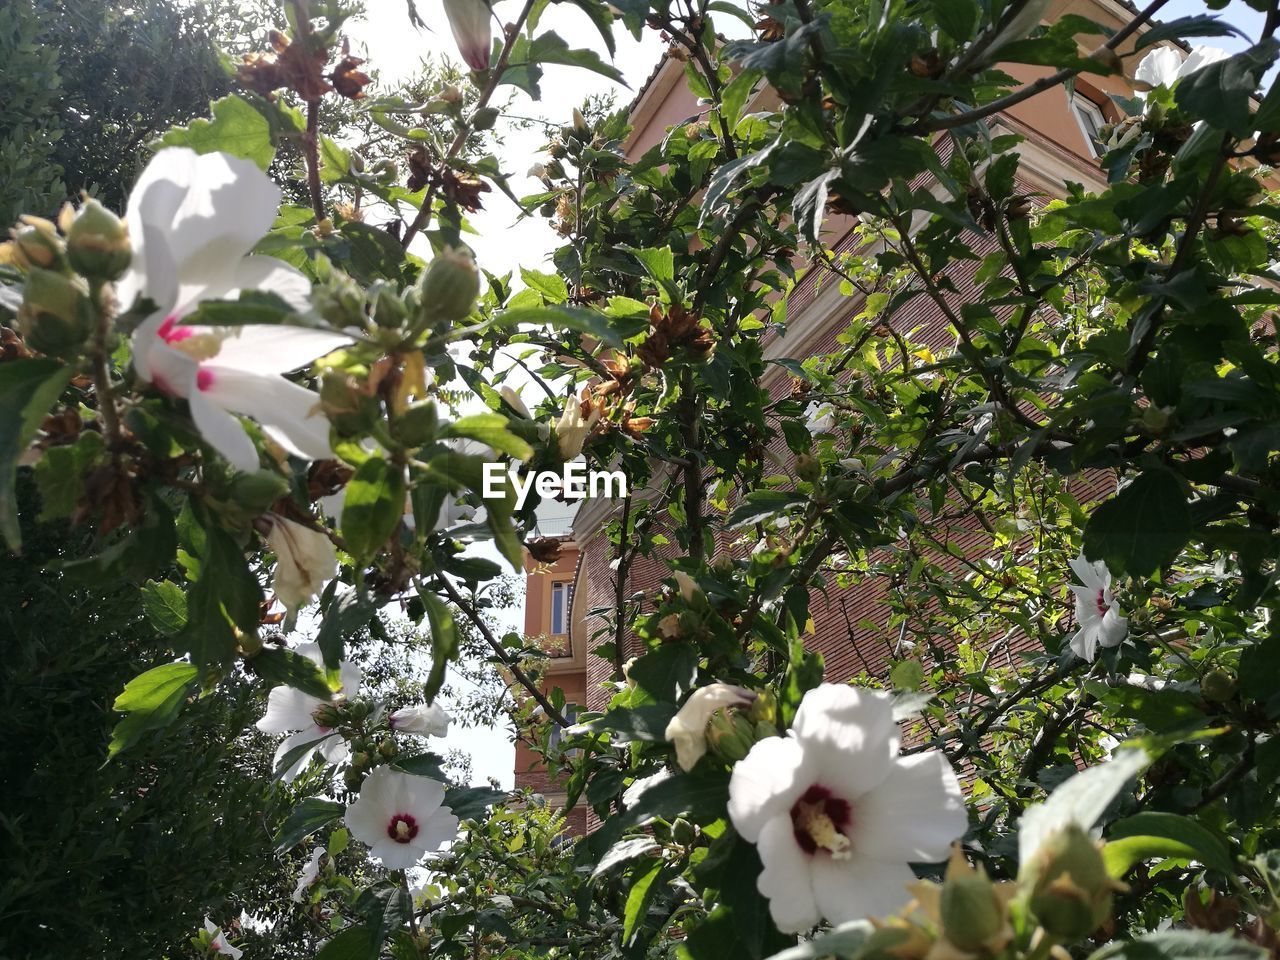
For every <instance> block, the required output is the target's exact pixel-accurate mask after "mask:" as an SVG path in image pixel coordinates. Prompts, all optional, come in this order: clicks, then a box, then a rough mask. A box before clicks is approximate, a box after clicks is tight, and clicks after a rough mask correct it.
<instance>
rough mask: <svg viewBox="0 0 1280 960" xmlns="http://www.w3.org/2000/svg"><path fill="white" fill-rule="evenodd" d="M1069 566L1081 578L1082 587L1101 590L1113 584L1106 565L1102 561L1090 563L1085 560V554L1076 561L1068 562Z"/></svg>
mask: <svg viewBox="0 0 1280 960" xmlns="http://www.w3.org/2000/svg"><path fill="white" fill-rule="evenodd" d="M1067 565H1068V566H1069V567H1071V569H1072V571H1073V572H1074V573H1075V575H1076V576H1077V577H1079V578H1080V583H1081V585H1083V586H1085V587H1089V588H1092V589H1094V590H1099V589H1102V588H1104V587H1106V585H1107V584H1108V583H1110V582H1111V574H1110V573H1108V572H1107V567H1106V564H1104V563H1102V562H1101V561H1095V562H1092V563H1091V562H1090V561H1088V560H1086V559H1085V558H1084V554H1083V553H1082V554H1080V556H1078V557H1076V558H1075V559H1074V560H1068V561H1067Z"/></svg>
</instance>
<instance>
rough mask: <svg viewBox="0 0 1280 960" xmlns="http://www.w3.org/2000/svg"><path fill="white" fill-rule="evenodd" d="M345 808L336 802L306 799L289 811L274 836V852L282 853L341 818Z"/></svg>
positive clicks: (317, 798)
mask: <svg viewBox="0 0 1280 960" xmlns="http://www.w3.org/2000/svg"><path fill="white" fill-rule="evenodd" d="M345 809H346V808H345V807H344V806H343V805H342V804H340V803H338V802H337V801H336V800H325V799H324V798H322V797H308V798H307V799H306V800H303V801H302V802H301V803H300V804H298V805H297V806H296V807H294V808H293V810H292V811H290V813H289V816H288V818H287V819H286V820H285V822H284V823H283V824H282V825H281V826H280V832H279V833H277V834H276V850H277V851H279V852H281V853H283V852H284V851H285V850H288V849H290V848H291V847H296V846H297V845H298V844H300V843H301V842H302V841H303V840H305V839H307V837H309V836H311V834H313V833H315V832H316V831H317V830H319V829H320V828H321V827H323V826H325V825H326V824H329V823H332V822H333V821H334V820H337V819H338V818H339V817H340V816H342V813H343V811H344V810H345Z"/></svg>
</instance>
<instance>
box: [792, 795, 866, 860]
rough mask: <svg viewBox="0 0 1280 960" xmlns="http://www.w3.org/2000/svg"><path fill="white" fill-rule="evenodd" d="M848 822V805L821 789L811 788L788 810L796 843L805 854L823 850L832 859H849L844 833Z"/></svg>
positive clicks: (849, 844) (849, 843)
mask: <svg viewBox="0 0 1280 960" xmlns="http://www.w3.org/2000/svg"><path fill="white" fill-rule="evenodd" d="M851 819H852V816H851V812H850V809H849V802H848V801H847V800H842V799H841V798H839V797H835V796H832V794H831V791H830V790H828V789H826V788H825V787H820V786H816V785H815V786H812V787H810V788H809V789H808V790H806V791H805V793H804V796H802V797H801V798H800V799H799V800H797V801H796V804H795V806H794V807H792V808H791V824H792V828H793V829H794V831H795V838H796V842H797V843H798V844H800V848H801V849H802V850H804V851H805V852H806V853H808V854H816V853H817V852H818V850H819V849H822V850H826V851H827V852H828V853H829V854H831V858H832V859H833V860H848V859H849V858H850V857H852V856H853V843H852V841H851V840H850V839H849V837H848V836H847V835H846V834H845V833H844V830H845V828H846V827H848V825H849V822H850V820H851Z"/></svg>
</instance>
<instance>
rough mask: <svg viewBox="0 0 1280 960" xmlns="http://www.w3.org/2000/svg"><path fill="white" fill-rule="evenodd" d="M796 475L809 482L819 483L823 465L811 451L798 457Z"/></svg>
mask: <svg viewBox="0 0 1280 960" xmlns="http://www.w3.org/2000/svg"><path fill="white" fill-rule="evenodd" d="M796 476H798V477H799V478H800V479H801V480H806V481H808V482H809V483H817V482H818V479H819V478H820V477H821V476H822V465H821V464H819V463H818V458H817V457H815V456H813V455H812V454H809V453H802V454H800V455H799V456H798V457H796Z"/></svg>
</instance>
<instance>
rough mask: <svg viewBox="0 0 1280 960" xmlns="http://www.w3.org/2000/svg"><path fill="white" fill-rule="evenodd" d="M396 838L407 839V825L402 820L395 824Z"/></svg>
mask: <svg viewBox="0 0 1280 960" xmlns="http://www.w3.org/2000/svg"><path fill="white" fill-rule="evenodd" d="M396 836H397V837H399V838H400V839H402V840H408V839H409V824H408V823H407V822H406V821H404V820H398V821H397V822H396Z"/></svg>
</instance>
